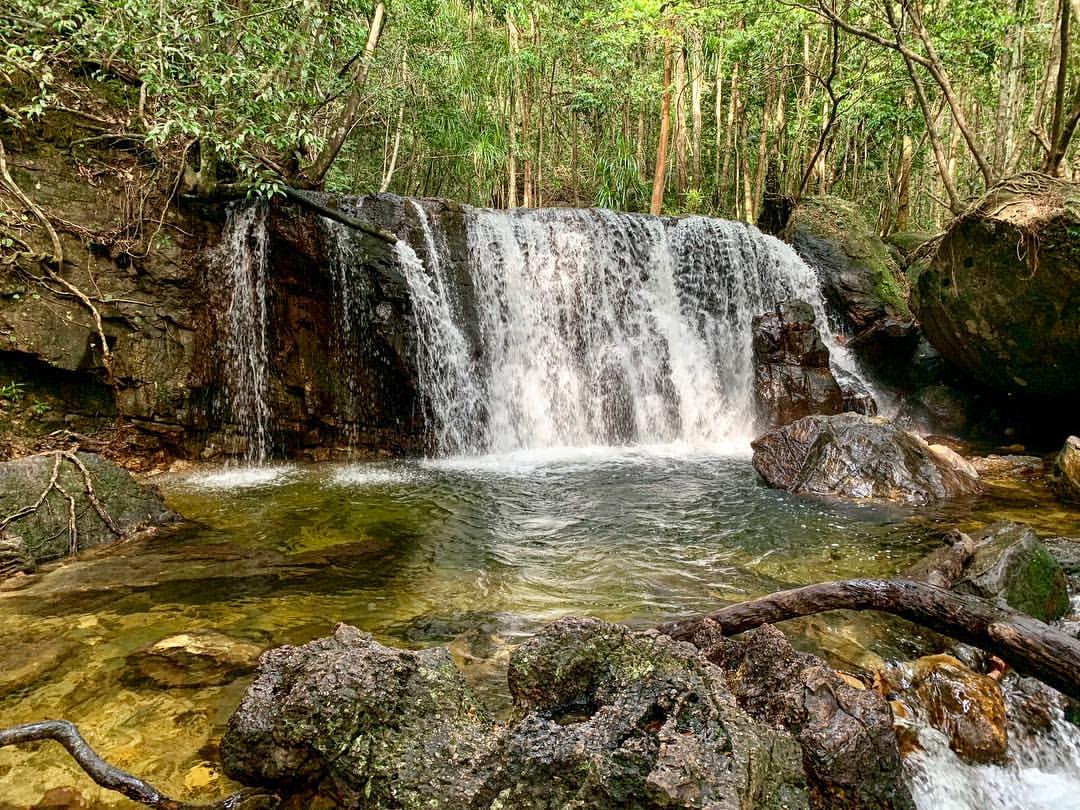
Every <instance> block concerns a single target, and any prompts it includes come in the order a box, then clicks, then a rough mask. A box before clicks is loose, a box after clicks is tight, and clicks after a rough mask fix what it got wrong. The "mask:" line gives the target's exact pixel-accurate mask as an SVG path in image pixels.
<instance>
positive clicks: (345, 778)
mask: <svg viewBox="0 0 1080 810" xmlns="http://www.w3.org/2000/svg"><path fill="white" fill-rule="evenodd" d="M493 745H494V737H493V735H492V733H491V725H490V723H489V722H488V720H487V719H486V718H485V717H484V715H483V714H482V712H481V711H480V710H479V709H478V708H477V706H476V703H475V701H474V700H473V697H472V695H471V693H470V692H469V689H468V687H467V686H466V685H465V682H464V680H463V678H462V677H461V674H460V673H459V672H458V671H457V670H456V669H455V668H454V666H453V663H452V662H451V660H450V656H449V654H448V653H447V652H446V650H443V649H430V650H423V651H420V652H410V651H405V650H394V649H390V648H388V647H383V646H382V645H380V644H378V643H376V642H375V641H374V640H372V638H371V637H370V636H368V635H366V634H364V633H361V632H360V631H359V630H357V629H356V628H354V627H349V626H347V625H339V626H338V628H337V629H336V630H335V631H334V634H333V635H332V636H329V637H327V638H322V639H318V640H316V641H313V642H311V643H309V644H305V645H304V646H302V647H280V648H278V649H275V650H271V651H270V652H267V653H266V654H264V655H263V657H262V659H261V660H260V662H259V669H258V674H257V676H256V679H255V682H254V683H253V684H252V685H251V687H250V688H249V689H248V691H247V693H246V694H245V695H244V699H243V701H242V702H241V704H240V707H239V708H238V709H237V710H236V712H235V713H234V714H233V716H232V717H231V718H230V720H229V725H228V729H227V731H226V733H225V736H224V738H223V739H222V743H221V756H222V762H223V764H224V766H225V772H226V773H227V774H228V775H229V776H230V777H232V778H234V779H237V780H239V781H242V782H246V783H248V784H256V785H280V786H282V787H283V788H287V789H288V790H289V791H290V792H294V793H297V794H305V793H307V794H310V793H320V794H322V795H323V796H324V797H326V798H327V799H329V800H332V801H333V802H335V803H336V804H337V806H340V807H357V808H359V807H363V808H380V807H422V806H436V807H469V806H470V801H471V798H472V796H473V794H474V793H475V792H476V791H477V789H478V787H479V782H480V776H479V773H478V770H479V769H480V766H479V765H478V764H479V763H482V762H484V761H486V759H487V757H488V755H489V753H490V751H491V749H492V747H493Z"/></svg>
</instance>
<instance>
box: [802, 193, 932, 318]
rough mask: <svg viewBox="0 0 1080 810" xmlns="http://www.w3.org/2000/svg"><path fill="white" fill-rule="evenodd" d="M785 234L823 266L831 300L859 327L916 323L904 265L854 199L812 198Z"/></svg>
mask: <svg viewBox="0 0 1080 810" xmlns="http://www.w3.org/2000/svg"><path fill="white" fill-rule="evenodd" d="M781 236H782V238H783V239H785V240H786V241H788V242H790V243H791V245H792V247H794V248H795V250H796V251H798V253H799V254H800V255H801V256H802V257H803V259H804V260H805V261H806V262H807V263H808V264H810V265H811V266H812V267H815V268H817V270H818V274H819V277H820V278H821V283H822V288H823V291H824V292H825V295H826V297H827V298H828V300H829V303H830V304H832V306H833V307H835V308H836V309H837V311H839V312H840V313H841V314H842V315H843V316H844V319H845V320H846V321H847V322H848V324H849V325H850V326H852V327H853V328H854V329H855V330H856V332H862V331H863V330H866V329H868V328H871V327H874V326H880V325H881V324H883V323H885V322H887V321H889V320H892V321H896V322H903V323H910V321H911V313H910V311H909V309H908V305H907V300H906V288H905V283H904V280H903V276H902V274H901V273H900V268H899V267H898V266H897V264H896V261H895V259H894V258H893V257H892V256H891V255H890V253H889V249H888V247H887V246H886V245H885V243H884V242H882V241H881V239H880V238H879V237H878V236H877V234H876V233H875V232H874V229H873V228H872V227H871V226H870V223H869V222H867V221H866V219H865V218H864V217H863V216H862V214H861V213H860V212H859V210H858V208H857V207H856V206H855V204H854V203H850V202H847V201H846V200H841V199H840V198H838V197H831V196H827V195H822V196H817V197H808V198H806V199H804V200H803V201H802V203H801V204H800V205H799V206H798V207H797V208H796V209H795V211H794V212H793V213H792V215H791V219H790V220H789V221H788V225H787V227H786V228H785V230H784V232H783V233H782V234H781Z"/></svg>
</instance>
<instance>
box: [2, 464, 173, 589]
mask: <svg viewBox="0 0 1080 810" xmlns="http://www.w3.org/2000/svg"><path fill="white" fill-rule="evenodd" d="M80 464H81V465H82V468H85V474H84V472H83V469H81V468H80V466H79V465H80ZM54 473H55V474H56V479H55V482H53V481H52V479H53V474H54ZM88 480H89V483H88ZM65 493H66V494H65ZM68 496H70V497H71V498H72V499H73V501H74V503H73V504H72V502H71V501H69V500H68ZM39 499H41V502H40V504H38V501H39ZM95 501H96V502H97V503H96V504H95ZM35 504H38V505H37V506H36V508H33V507H34V506H35ZM98 506H100V507H101V510H100V511H99V510H98ZM72 509H74V515H75V519H74V524H75V530H76V531H75V536H74V539H73V538H72V536H71V533H70V531H69V530H70V527H71V514H72ZM21 511H25V514H22V515H21V516H17V517H14V516H16V515H17V514H18V513H20V512H21ZM106 516H107V518H108V520H109V521H111V522H112V525H111V526H110V525H109V523H108V522H107V521H106ZM178 519H179V518H178V516H177V515H176V514H175V513H174V512H173V511H171V510H170V509H169V508H168V507H167V506H165V502H164V501H163V500H162V499H161V496H160V495H159V494H158V493H157V492H155V491H154V490H153V489H151V488H150V487H147V486H144V485H143V484H140V483H139V482H138V481H136V480H135V479H134V478H132V476H131V474H130V473H129V472H128V471H127V470H125V469H124V468H122V467H120V466H118V465H117V464H114V463H113V462H111V461H108V460H107V459H104V458H102V457H101V456H98V455H95V454H94V453H74V454H70V455H65V454H63V453H61V454H59V455H58V454H57V453H42V454H39V455H34V456H25V457H23V458H20V459H16V460H15V461H5V462H0V520H8V522H7V525H6V526H3V527H0V577H3V576H5V575H10V574H12V573H15V570H26V568H27V567H28V565H29V563H32V562H33V563H36V562H42V561H44V560H52V559H56V558H57V557H62V556H64V555H66V554H68V553H70V552H71V551H72V550H73V548H72V546H73V545H74V546H75V549H74V550H79V551H81V550H84V549H88V548H91V547H93V546H98V545H101V544H103V543H111V542H115V541H117V540H122V539H125V538H127V537H130V536H131V535H132V534H134V533H135V532H138V531H141V530H143V529H146V528H150V527H152V526H160V525H163V524H166V523H171V522H174V521H176V520H178ZM5 561H8V562H9V564H8V565H7V566H5V564H4V563H5ZM11 561H16V562H17V563H19V564H18V565H11V564H10V562H11Z"/></svg>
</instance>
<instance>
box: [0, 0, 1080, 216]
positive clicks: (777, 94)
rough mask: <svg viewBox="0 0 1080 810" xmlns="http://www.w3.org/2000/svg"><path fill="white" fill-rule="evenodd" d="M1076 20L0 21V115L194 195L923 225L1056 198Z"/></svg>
mask: <svg viewBox="0 0 1080 810" xmlns="http://www.w3.org/2000/svg"><path fill="white" fill-rule="evenodd" d="M1078 4H1080V3H1078V2H1077V0H1007V2H1002V0H937V1H936V2H933V1H928V0H910V2H904V3H895V2H892V0H885V2H879V1H878V0H851V1H850V2H844V1H842V0H835V1H834V0H818V1H817V2H815V1H814V0H806V1H805V2H803V3H798V2H779V1H778V0H750V1H749V2H690V1H689V0H667V2H659V0H599V2H580V0H568V1H567V2H558V3H551V2H542V1H541V0H537V1H536V2H501V1H500V2H476V3H466V2H460V0H394V1H393V2H389V3H386V4H383V3H371V2H366V0H284V2H283V1H282V0H273V1H272V2H267V1H266V0H98V1H97V2H86V1H85V0H52V2H49V3H42V2H40V0H4V3H3V5H2V7H0V39H2V40H3V54H2V57H0V71H2V75H3V77H4V79H5V81H6V82H7V83H8V84H9V89H8V90H7V91H6V92H5V93H4V102H5V103H4V106H3V113H4V116H5V118H6V119H7V120H8V123H9V125H10V124H14V125H16V126H22V127H32V126H33V125H34V122H35V121H36V120H37V119H38V118H39V117H40V116H42V115H43V114H45V113H47V112H48V111H49V110H61V111H67V112H72V113H73V114H77V115H78V116H80V117H81V119H82V120H83V121H84V122H86V123H87V125H89V126H96V127H97V129H98V130H99V131H100V132H101V136H102V137H122V138H124V139H130V140H132V141H135V142H137V143H139V144H140V145H141V146H142V147H143V148H145V149H146V150H147V151H148V152H149V153H150V154H151V155H153V157H154V159H156V160H159V161H162V162H163V163H169V162H170V161H178V160H181V159H182V160H183V161H184V162H185V163H187V164H188V165H189V167H191V173H192V176H193V180H192V182H193V184H194V185H195V186H196V187H199V188H201V189H203V190H204V191H207V192H211V191H213V189H214V188H215V187H216V186H217V185H218V184H219V183H224V182H227V183H229V184H232V185H234V186H242V187H244V188H247V189H254V190H256V191H262V192H269V191H271V190H272V189H273V188H274V187H275V185H277V184H281V183H288V184H290V185H295V186H301V187H308V188H326V189H329V190H336V191H344V192H355V193H367V192H371V191H376V190H388V191H393V192H396V193H400V194H409V195H437V196H445V197H451V198H456V199H460V200H463V201H466V202H470V203H473V204H479V205H493V206H499V207H502V206H516V205H525V206H539V205H598V206H604V207H611V208H617V209H623V210H631V211H638V210H641V211H644V210H649V209H650V207H651V208H652V209H653V210H654V211H657V210H662V211H663V212H664V213H685V212H700V213H714V214H718V215H722V216H728V217H733V218H739V219H745V220H749V221H753V220H754V219H756V217H757V215H758V213H759V212H760V210H761V207H762V202H763V199H764V196H765V194H766V190H767V188H768V189H771V190H772V191H773V192H774V193H780V194H784V195H788V196H790V197H798V196H799V195H801V194H806V193H821V192H828V193H836V194H839V195H841V196H844V197H847V198H849V199H854V200H859V201H860V202H861V203H862V204H864V205H865V207H866V208H867V211H868V213H870V214H871V215H874V214H876V215H877V219H878V225H879V228H880V229H881V230H882V232H889V231H893V230H900V231H902V230H908V229H914V228H932V227H935V226H939V225H941V224H942V223H943V222H944V221H946V220H947V219H948V218H949V217H950V215H951V213H955V212H957V211H958V210H960V209H961V208H962V207H963V205H964V204H965V202H966V201H967V200H968V199H970V198H971V197H972V196H974V195H977V194H979V193H981V192H982V191H983V190H985V188H986V187H987V186H988V185H991V184H992V183H993V182H995V181H996V180H997V179H1000V178H1001V177H1004V176H1007V175H1010V174H1013V173H1016V172H1018V171H1022V170H1027V169H1042V170H1044V171H1048V172H1049V173H1056V174H1064V175H1065V176H1075V171H1076V169H1075V168H1074V167H1073V163H1074V162H1075V160H1076V154H1075V147H1071V146H1070V140H1071V134H1072V132H1073V130H1074V129H1075V127H1076V123H1077V119H1078V118H1080V70H1078V68H1080V65H1078V64H1077V62H1080V56H1078V54H1077V50H1078V49H1077V48H1076V47H1072V48H1070V47H1069V44H1070V40H1072V39H1075V36H1074V33H1075V31H1076V30H1078V29H1077V27H1076V24H1075V17H1076V16H1077V13H1076V12H1077V11H1078V9H1076V8H1074V6H1076V5H1078ZM87 88H92V89H93V90H95V91H100V92H89V91H88V89H87ZM103 99H104V100H103ZM658 166H659V171H657V167H658ZM654 181H655V182H654Z"/></svg>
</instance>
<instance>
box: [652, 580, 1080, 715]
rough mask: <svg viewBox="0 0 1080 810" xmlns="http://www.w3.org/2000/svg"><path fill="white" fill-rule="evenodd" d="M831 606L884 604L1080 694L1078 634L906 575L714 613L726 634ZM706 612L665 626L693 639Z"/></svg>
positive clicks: (782, 595) (816, 588)
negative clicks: (904, 577)
mask: <svg viewBox="0 0 1080 810" xmlns="http://www.w3.org/2000/svg"><path fill="white" fill-rule="evenodd" d="M826 610H879V611H882V612H884V613H891V614H893V615H895V616H900V617H902V618H904V619H908V620H909V621H912V622H915V623H916V624H920V625H923V626H925V627H928V628H930V629H931V630H935V631H937V632H939V633H942V634H944V635H947V636H950V637H952V638H955V639H956V640H958V641H962V642H964V643H966V644H971V645H973V646H976V647H980V648H982V649H983V650H986V651H987V652H989V653H992V654H994V655H996V656H998V657H1000V658H1001V659H1002V660H1004V661H1005V663H1007V664H1008V665H1009V666H1011V667H1012V668H1013V669H1015V670H1016V671H1017V672H1020V673H1021V674H1024V675H1030V676H1031V677H1033V678H1037V679H1038V680H1040V681H1042V682H1043V683H1045V684H1047V685H1048V686H1052V687H1053V688H1054V689H1057V690H1058V691H1059V692H1062V693H1063V694H1065V695H1068V696H1069V697H1071V698H1074V699H1077V700H1080V641H1078V640H1076V639H1074V638H1072V637H1071V636H1068V635H1066V634H1065V633H1062V632H1060V631H1058V630H1055V629H1054V628H1052V627H1050V626H1048V625H1046V624H1043V623H1042V622H1040V621H1038V620H1037V619H1033V618H1032V617H1030V616H1025V615H1023V614H1022V613H1017V612H1016V611H1013V610H1009V609H1007V608H1003V607H999V606H998V605H996V604H994V603H992V602H988V601H987V600H985V599H980V598H979V597H976V596H967V595H965V594H959V593H954V592H952V591H947V590H945V589H944V588H939V587H936V586H934V585H928V584H926V583H924V582H915V581H913V580H907V579H895V580H888V579H848V580H841V581H838V582H823V583H821V584H819V585H808V586H806V587H804V588H794V589H792V590H789V591H779V592H778V593H773V594H769V595H768V596H763V597H761V598H760V599H751V600H749V601H746V602H740V603H739V604H736V605H731V606H730V607H726V608H723V609H721V610H718V611H716V612H715V613H710V614H709V615H708V616H707V617H706V618H707V619H710V620H712V621H713V622H716V623H717V624H719V625H720V627H721V630H722V632H723V633H724V635H725V636H730V635H735V634H737V633H742V632H744V631H746V630H752V629H753V628H755V627H758V626H760V625H762V624H773V623H775V622H781V621H784V620H785V619H794V618H797V617H799V616H810V615H812V614H815V613H821V612H823V611H826ZM700 621H702V620H701V619H695V620H687V621H680V622H670V623H668V624H664V625H661V626H660V630H661V631H662V632H664V633H666V634H667V635H670V636H673V637H674V638H678V639H683V640H690V639H691V638H692V637H693V635H694V631H695V629H696V627H697V625H698V622H700Z"/></svg>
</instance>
